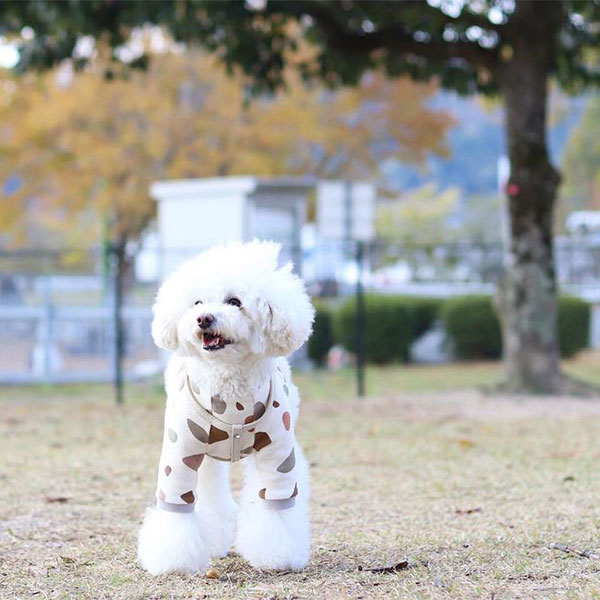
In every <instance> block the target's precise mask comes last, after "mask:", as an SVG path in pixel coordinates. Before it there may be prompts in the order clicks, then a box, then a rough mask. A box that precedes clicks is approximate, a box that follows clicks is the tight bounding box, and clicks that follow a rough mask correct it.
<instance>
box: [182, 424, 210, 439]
mask: <svg viewBox="0 0 600 600" xmlns="http://www.w3.org/2000/svg"><path fill="white" fill-rule="evenodd" d="M187 424H188V427H189V428H190V431H191V432H192V435H193V436H194V437H195V438H196V439H197V440H198V441H199V442H202V443H203V444H206V443H207V442H208V433H206V431H205V430H204V429H203V428H202V427H200V425H198V423H195V422H194V421H192V420H191V419H188V420H187Z"/></svg>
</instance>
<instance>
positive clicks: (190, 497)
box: [179, 490, 196, 504]
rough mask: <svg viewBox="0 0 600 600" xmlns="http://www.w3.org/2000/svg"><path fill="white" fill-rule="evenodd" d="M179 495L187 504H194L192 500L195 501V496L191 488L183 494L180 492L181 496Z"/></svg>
mask: <svg viewBox="0 0 600 600" xmlns="http://www.w3.org/2000/svg"><path fill="white" fill-rule="evenodd" d="M179 497H180V498H181V499H182V500H183V501H184V502H185V503H187V504H194V502H196V498H195V496H194V492H192V490H190V491H189V492H186V493H185V494H181V496H179Z"/></svg>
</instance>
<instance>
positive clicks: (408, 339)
mask: <svg viewBox="0 0 600 600" xmlns="http://www.w3.org/2000/svg"><path fill="white" fill-rule="evenodd" d="M440 306H441V301H440V300H437V299H432V298H413V297H406V296H388V295H375V294H367V295H366V296H365V313H366V327H365V330H364V332H363V340H364V344H365V354H366V358H367V361H368V362H372V363H377V364H385V363H390V362H399V361H401V362H406V361H408V358H409V348H410V345H411V343H412V342H413V341H414V340H415V339H417V338H418V337H419V336H421V335H422V334H423V333H424V332H425V331H427V330H428V329H429V327H431V325H432V323H433V321H434V320H435V319H436V318H437V315H438V312H439V308H440ZM333 323H334V337H335V340H336V342H338V343H340V344H342V345H343V346H344V347H345V348H346V349H348V350H350V351H351V352H354V353H356V300H355V298H350V299H348V300H347V301H346V302H345V303H344V304H342V305H341V306H340V307H339V309H338V310H337V311H336V312H335V314H334V317H333Z"/></svg>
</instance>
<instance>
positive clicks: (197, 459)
mask: <svg viewBox="0 0 600 600" xmlns="http://www.w3.org/2000/svg"><path fill="white" fill-rule="evenodd" d="M203 460H204V454H192V455H191V456H184V457H183V458H182V459H181V461H182V462H183V464H184V465H186V466H187V467H189V468H190V469H192V470H193V471H197V470H198V469H199V468H200V465H201V464H202V461H203Z"/></svg>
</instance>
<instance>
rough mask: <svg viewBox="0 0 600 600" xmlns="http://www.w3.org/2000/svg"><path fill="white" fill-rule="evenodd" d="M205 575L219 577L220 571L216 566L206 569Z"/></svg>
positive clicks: (212, 577) (207, 577) (209, 577)
mask: <svg viewBox="0 0 600 600" xmlns="http://www.w3.org/2000/svg"><path fill="white" fill-rule="evenodd" d="M204 577H206V579H219V571H217V570H216V569H215V568H214V567H211V568H210V569H209V570H208V571H206V573H205V574H204Z"/></svg>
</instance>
